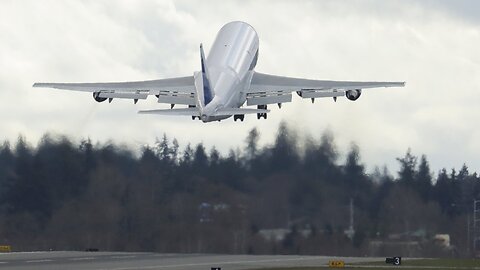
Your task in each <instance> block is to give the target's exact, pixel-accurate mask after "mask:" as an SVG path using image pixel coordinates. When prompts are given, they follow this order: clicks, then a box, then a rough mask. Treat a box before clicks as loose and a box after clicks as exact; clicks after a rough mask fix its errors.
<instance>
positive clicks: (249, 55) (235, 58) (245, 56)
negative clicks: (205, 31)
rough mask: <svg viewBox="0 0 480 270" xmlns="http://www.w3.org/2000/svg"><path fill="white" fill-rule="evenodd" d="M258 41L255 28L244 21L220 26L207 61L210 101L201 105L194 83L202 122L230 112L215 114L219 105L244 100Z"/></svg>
mask: <svg viewBox="0 0 480 270" xmlns="http://www.w3.org/2000/svg"><path fill="white" fill-rule="evenodd" d="M258 45H259V40H258V35H257V33H256V32H255V29H253V27H252V26H250V25H249V24H247V23H245V22H240V21H236V22H231V23H228V24H226V25H225V26H223V27H222V29H220V31H219V32H218V34H217V37H216V38H215V41H214V43H213V45H212V48H211V49H210V53H209V54H208V57H207V63H206V65H207V68H208V76H209V79H210V84H211V88H212V92H213V93H212V94H213V99H212V101H211V102H210V103H208V104H207V105H205V106H204V105H203V92H202V89H199V88H198V87H197V99H198V100H197V103H198V104H199V107H200V110H201V115H202V118H201V119H202V121H203V122H210V121H216V120H221V119H225V118H228V117H230V116H214V114H215V112H216V111H218V110H219V109H223V108H239V107H240V106H242V105H243V103H245V101H246V93H245V91H246V90H248V89H249V87H250V82H251V79H252V75H253V69H254V68H255V65H256V63H257V58H258ZM198 75H199V74H198V73H196V74H195V76H196V77H197V76H198Z"/></svg>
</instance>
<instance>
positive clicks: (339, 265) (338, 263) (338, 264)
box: [328, 261, 345, 268]
mask: <svg viewBox="0 0 480 270" xmlns="http://www.w3.org/2000/svg"><path fill="white" fill-rule="evenodd" d="M328 267H332V268H343V267H345V262H344V261H329V262H328Z"/></svg>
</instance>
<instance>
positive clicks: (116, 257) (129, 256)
mask: <svg viewBox="0 0 480 270" xmlns="http://www.w3.org/2000/svg"><path fill="white" fill-rule="evenodd" d="M135 257H137V256H135V255H125V256H112V257H110V258H112V259H129V258H135Z"/></svg>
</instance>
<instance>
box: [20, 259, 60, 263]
mask: <svg viewBox="0 0 480 270" xmlns="http://www.w3.org/2000/svg"><path fill="white" fill-rule="evenodd" d="M42 262H53V260H50V259H43V260H31V261H26V263H42Z"/></svg>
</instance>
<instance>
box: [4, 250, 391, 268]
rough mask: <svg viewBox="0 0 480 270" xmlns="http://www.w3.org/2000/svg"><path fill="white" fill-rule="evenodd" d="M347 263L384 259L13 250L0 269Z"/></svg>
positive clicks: (263, 265) (280, 265)
mask: <svg viewBox="0 0 480 270" xmlns="http://www.w3.org/2000/svg"><path fill="white" fill-rule="evenodd" d="M336 259H339V260H343V261H344V262H345V263H346V264H349V263H356V262H373V261H382V260H385V258H368V257H365V258H353V257H345V258H341V257H326V256H297V255H217V254H163V253H143V252H142V253H136V252H78V251H49V252H11V253H2V254H0V269H25V270H27V269H38V270H47V269H49V270H55V269H62V270H63V269H71V270H77V269H94V270H134V269H169V270H177V269H178V270H197V269H198V270H210V269H211V268H212V267H221V268H222V270H244V269H257V268H265V267H288V266H327V265H328V262H329V261H330V260H336Z"/></svg>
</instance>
